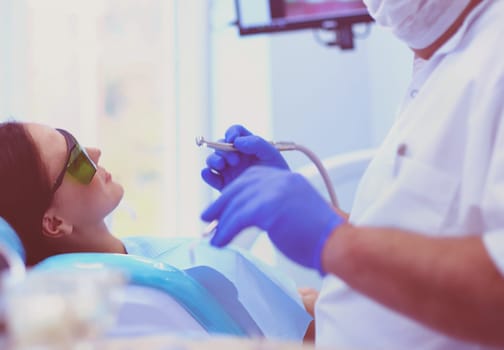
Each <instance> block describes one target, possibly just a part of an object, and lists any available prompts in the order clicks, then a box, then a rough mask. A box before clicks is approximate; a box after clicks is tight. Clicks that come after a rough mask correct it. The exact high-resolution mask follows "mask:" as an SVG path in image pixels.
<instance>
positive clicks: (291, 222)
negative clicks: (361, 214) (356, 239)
mask: <svg viewBox="0 0 504 350" xmlns="http://www.w3.org/2000/svg"><path fill="white" fill-rule="evenodd" d="M201 217H202V219H203V220H205V221H212V220H214V219H218V220H219V225H218V227H217V231H216V234H215V235H214V237H213V238H212V240H211V244H212V245H214V246H218V247H222V246H224V245H226V244H228V243H229V242H230V241H231V240H232V239H233V238H234V237H235V236H236V235H237V234H238V233H240V231H241V230H243V229H245V228H247V227H251V226H256V227H259V228H261V229H263V230H265V231H267V232H268V235H269V237H270V239H271V241H272V242H273V243H274V244H275V245H276V246H277V247H278V249H279V250H280V251H282V252H283V253H284V254H285V255H286V256H287V257H289V258H290V259H292V260H294V261H295V262H297V263H299V264H301V265H304V266H306V267H309V268H313V269H317V270H318V271H319V272H320V273H321V274H324V271H323V270H322V262H321V254H322V250H323V247H324V244H325V242H326V240H327V239H328V238H329V235H330V234H331V232H332V231H333V230H334V229H335V228H336V227H338V226H339V225H341V224H343V223H344V222H345V219H344V218H343V217H342V216H340V215H339V214H337V213H336V212H335V211H334V209H333V208H332V207H331V205H330V204H329V203H328V202H326V201H325V199H324V198H323V197H322V196H321V195H320V194H319V193H318V192H317V191H316V190H315V189H314V188H313V187H312V186H311V185H310V184H309V183H308V181H307V180H306V179H305V178H304V177H302V176H301V175H299V174H297V173H293V172H290V171H288V170H285V169H276V168H272V167H265V166H254V167H250V168H249V169H247V170H246V171H245V172H244V173H243V174H242V175H241V176H240V177H238V178H237V179H236V180H235V181H233V182H232V183H230V184H229V186H227V187H226V188H225V189H224V190H223V191H222V194H221V196H220V197H219V198H218V199H217V200H216V201H215V202H214V203H212V204H211V205H210V206H209V207H208V208H207V209H206V210H205V211H204V212H203V214H202V215H201Z"/></svg>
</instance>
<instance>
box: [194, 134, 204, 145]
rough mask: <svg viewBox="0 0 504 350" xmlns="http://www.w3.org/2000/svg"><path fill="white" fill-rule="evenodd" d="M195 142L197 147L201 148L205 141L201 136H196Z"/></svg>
mask: <svg viewBox="0 0 504 350" xmlns="http://www.w3.org/2000/svg"><path fill="white" fill-rule="evenodd" d="M195 140H196V145H198V146H202V145H203V144H204V143H205V139H204V138H203V136H196V138H195Z"/></svg>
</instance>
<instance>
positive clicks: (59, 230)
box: [42, 211, 73, 238]
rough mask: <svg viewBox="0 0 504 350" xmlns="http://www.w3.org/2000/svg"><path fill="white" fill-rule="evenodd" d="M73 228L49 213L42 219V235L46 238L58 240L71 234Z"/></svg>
mask: <svg viewBox="0 0 504 350" xmlns="http://www.w3.org/2000/svg"><path fill="white" fill-rule="evenodd" d="M72 231H73V226H72V225H71V224H69V223H68V222H66V221H65V220H64V219H62V218H60V217H58V216H56V215H53V214H52V213H50V212H49V211H48V212H46V213H45V214H44V217H43V218H42V234H43V235H44V236H46V237H48V238H60V237H63V236H68V235H70V234H71V233H72Z"/></svg>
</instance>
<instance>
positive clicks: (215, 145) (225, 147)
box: [196, 136, 339, 208]
mask: <svg viewBox="0 0 504 350" xmlns="http://www.w3.org/2000/svg"><path fill="white" fill-rule="evenodd" d="M270 143H271V144H272V145H273V146H274V147H275V148H276V149H277V150H279V151H299V152H301V153H303V154H304V155H305V156H307V157H308V158H309V159H310V160H311V161H312V162H313V164H314V165H315V167H316V168H317V170H318V171H319V173H320V176H322V180H323V181H324V185H325V187H326V189H327V192H328V193H329V198H330V199H331V204H332V205H333V206H334V207H335V208H339V203H338V198H337V197H336V192H335V191H334V186H333V185H332V182H331V178H330V177H329V174H328V173H327V170H326V169H325V167H324V165H323V164H322V161H321V160H320V159H319V157H317V155H316V154H315V153H314V152H312V151H311V150H310V149H309V148H307V147H305V146H302V145H299V144H297V143H294V142H291V141H279V142H273V141H270ZM196 145H198V146H200V147H201V146H203V145H204V146H206V147H208V148H212V149H215V150H221V151H227V152H238V150H237V149H236V148H235V147H234V145H233V144H232V143H226V142H216V141H208V140H205V138H204V137H203V136H196Z"/></svg>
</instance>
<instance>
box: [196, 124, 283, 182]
mask: <svg viewBox="0 0 504 350" xmlns="http://www.w3.org/2000/svg"><path fill="white" fill-rule="evenodd" d="M221 141H224V142H228V143H232V144H234V146H235V148H236V149H238V151H239V152H225V151H215V152H214V153H212V154H211V155H210V156H208V158H207V160H206V164H207V166H208V167H207V168H204V169H203V170H202V171H201V177H202V178H203V180H205V182H206V183H208V184H209V185H210V186H212V187H213V188H215V189H217V190H219V191H220V190H222V189H223V188H224V187H226V186H227V185H228V184H229V183H230V182H231V181H233V180H234V179H235V178H236V177H238V176H239V175H240V174H241V173H243V172H244V171H245V170H246V169H247V168H248V167H250V166H252V165H266V166H272V167H276V168H280V169H289V166H288V165H287V162H286V161H285V159H284V158H283V157H282V155H281V154H280V152H279V151H278V150H277V149H276V148H275V147H273V145H271V144H270V143H269V142H268V141H266V140H264V139H263V138H261V137H259V136H256V135H253V134H252V133H251V132H250V131H248V130H247V129H245V128H244V127H243V126H241V125H233V126H231V127H230V128H229V129H228V130H227V131H226V136H225V139H224V140H221Z"/></svg>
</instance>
